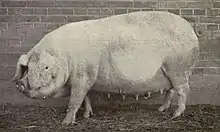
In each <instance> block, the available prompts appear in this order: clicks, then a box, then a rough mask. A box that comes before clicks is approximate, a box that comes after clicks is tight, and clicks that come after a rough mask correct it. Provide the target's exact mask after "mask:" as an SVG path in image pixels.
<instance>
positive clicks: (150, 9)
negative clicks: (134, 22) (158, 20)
mask: <svg viewBox="0 0 220 132" xmlns="http://www.w3.org/2000/svg"><path fill="white" fill-rule="evenodd" d="M141 10H142V11H153V10H154V9H152V8H143V9H141Z"/></svg>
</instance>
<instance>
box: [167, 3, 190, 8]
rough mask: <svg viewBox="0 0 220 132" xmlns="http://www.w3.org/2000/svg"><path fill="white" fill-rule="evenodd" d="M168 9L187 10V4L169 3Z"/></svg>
mask: <svg viewBox="0 0 220 132" xmlns="http://www.w3.org/2000/svg"><path fill="white" fill-rule="evenodd" d="M166 7H167V8H185V7H187V4H186V2H167V4H166Z"/></svg>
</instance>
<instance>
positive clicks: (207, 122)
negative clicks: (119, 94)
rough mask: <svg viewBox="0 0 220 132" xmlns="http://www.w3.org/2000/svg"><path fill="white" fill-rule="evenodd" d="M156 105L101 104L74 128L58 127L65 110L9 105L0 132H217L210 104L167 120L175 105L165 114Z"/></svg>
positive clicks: (217, 118)
mask: <svg viewBox="0 0 220 132" xmlns="http://www.w3.org/2000/svg"><path fill="white" fill-rule="evenodd" d="M158 107H159V106H158V105H138V104H127V105H118V104H111V105H102V106H99V107H98V106H94V108H93V109H94V116H92V117H91V118H89V119H84V118H82V111H83V109H80V111H79V112H78V116H77V123H78V124H77V125H72V126H71V125H70V126H61V125H60V123H61V121H62V119H63V118H64V116H65V109H66V108H65V107H57V108H54V107H53V108H45V107H39V106H22V107H16V106H12V105H6V106H1V108H0V131H5V132H6V131H7V132H12V131H13V132H15V131H16V132H25V131H31V132H35V131H36V132H38V131H40V132H53V131H54V132H61V131H62V132H64V131H65V132H69V131H74V132H75V131H79V132H80V131H94V132H97V131H103V132H104V131H132V132H134V131H135V132H139V131H145V132H146V131H161V132H165V131H169V132H171V131H172V132H174V131H184V132H185V131H192V132H194V131H200V132H201V131H214V132H215V131H216V132H217V131H219V130H220V107H219V106H211V105H196V106H187V109H186V111H185V113H184V114H183V115H182V116H181V117H179V118H176V119H173V120H171V121H167V120H168V119H170V118H171V115H172V113H173V112H174V110H175V109H176V106H172V107H171V108H170V109H169V110H168V111H167V112H163V113H160V112H158V111H157V108H158Z"/></svg>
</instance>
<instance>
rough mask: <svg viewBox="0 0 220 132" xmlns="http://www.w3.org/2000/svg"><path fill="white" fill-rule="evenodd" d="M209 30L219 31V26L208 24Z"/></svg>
mask: <svg viewBox="0 0 220 132" xmlns="http://www.w3.org/2000/svg"><path fill="white" fill-rule="evenodd" d="M207 29H208V30H218V25H216V24H208V25H207Z"/></svg>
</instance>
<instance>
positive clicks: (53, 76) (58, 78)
mask: <svg viewBox="0 0 220 132" xmlns="http://www.w3.org/2000/svg"><path fill="white" fill-rule="evenodd" d="M64 69H65V68H63V67H62V65H61V62H60V61H59V60H58V59H57V57H56V55H55V54H53V52H47V51H43V52H41V53H37V52H36V53H32V54H22V55H21V56H20V58H19V60H18V62H17V68H16V73H15V75H14V77H13V79H12V81H13V82H16V84H17V88H18V89H19V90H20V91H21V92H23V93H24V94H25V95H26V96H28V97H30V98H46V97H53V96H55V95H56V93H58V92H59V90H60V88H61V87H62V86H63V85H64V82H65V75H64V74H65V72H64Z"/></svg>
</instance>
